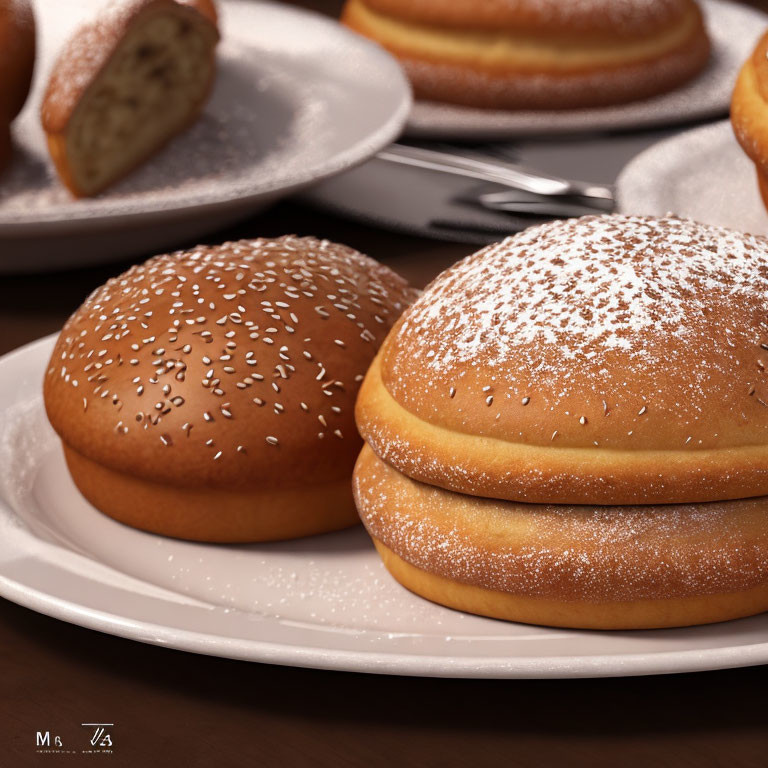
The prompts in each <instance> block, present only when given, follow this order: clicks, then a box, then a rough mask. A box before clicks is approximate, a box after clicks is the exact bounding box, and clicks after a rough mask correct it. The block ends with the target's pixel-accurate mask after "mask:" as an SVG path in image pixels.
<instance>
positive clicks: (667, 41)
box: [342, 0, 710, 109]
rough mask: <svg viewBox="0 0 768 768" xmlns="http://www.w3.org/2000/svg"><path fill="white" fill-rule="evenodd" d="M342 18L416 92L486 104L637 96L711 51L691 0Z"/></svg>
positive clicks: (662, 85) (398, 11)
mask: <svg viewBox="0 0 768 768" xmlns="http://www.w3.org/2000/svg"><path fill="white" fill-rule="evenodd" d="M342 21H343V23H345V24H346V25H347V26H349V27H350V28H352V29H354V30H355V31H356V32H359V33H360V34H362V35H365V36H366V37H369V38H371V39H372V40H375V41H376V42H378V43H380V44H381V45H383V46H384V47H385V48H386V49H387V50H389V51H390V52H391V53H392V54H394V55H395V56H396V57H398V58H399V59H400V61H401V63H402V64H403V66H404V68H405V70H406V73H407V74H408V76H409V78H410V80H411V83H412V85H413V89H414V93H415V95H416V97H417V98H419V99H424V100H429V101H441V102H448V103H454V104H460V105H465V106H472V107H480V108H490V109H572V108H581V107H596V106H606V105H609V104H619V103H623V102H628V101H633V100H637V99H643V98H646V97H649V96H652V95H655V94H658V93H662V92H664V91H668V90H671V89H673V88H676V87H677V86H679V85H681V84H682V83H684V82H686V81H687V80H690V79H691V78H692V77H693V76H695V75H696V74H698V73H699V72H700V71H701V70H702V69H703V67H704V66H705V64H706V62H707V60H708V58H709V50H710V45H709V39H708V36H707V33H706V29H705V27H704V22H703V19H702V15H701V11H700V9H699V7H698V5H697V4H696V3H695V2H694V0H665V1H664V2H656V3H648V2H645V1H644V0H618V1H617V0H588V2H579V3H572V2H571V3H568V2H557V0H510V1H502V0H494V2H483V3H451V2H449V1H447V0H420V2H416V3H409V2H404V0H348V2H347V3H346V5H345V7H344V11H343V14H342Z"/></svg>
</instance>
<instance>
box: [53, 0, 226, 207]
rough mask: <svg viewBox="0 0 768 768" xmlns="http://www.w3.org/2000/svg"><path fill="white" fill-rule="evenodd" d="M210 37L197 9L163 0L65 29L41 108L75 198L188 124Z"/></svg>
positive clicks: (115, 176)
mask: <svg viewBox="0 0 768 768" xmlns="http://www.w3.org/2000/svg"><path fill="white" fill-rule="evenodd" d="M217 41H218V32H217V30H216V27H215V25H214V23H213V22H212V21H211V19H210V18H209V17H208V15H207V14H205V13H203V12H198V10H196V9H195V8H194V7H192V6H190V5H182V4H180V3H177V2H175V1H173V0H150V1H149V2H146V1H144V2H138V3H133V4H132V6H131V7H128V8H123V7H121V12H117V11H113V12H112V13H111V14H110V15H108V16H107V17H105V18H102V19H99V20H97V21H96V22H94V23H93V24H91V25H89V26H87V27H84V28H82V29H81V30H79V31H78V32H77V33H76V34H75V36H74V38H73V39H72V40H71V41H70V43H69V44H68V46H67V47H66V49H65V50H64V52H63V53H62V56H61V58H60V60H59V62H58V63H57V65H56V68H55V70H54V73H53V75H52V77H51V81H50V83H49V86H48V90H47V92H46V96H45V99H44V102H43V106H42V122H43V128H44V129H45V131H46V134H47V137H48V145H49V149H50V153H51V156H52V158H53V160H54V163H55V165H56V167H57V170H58V172H59V175H60V176H61V179H62V181H63V182H64V183H65V184H66V185H67V186H68V187H69V188H70V190H71V191H72V192H73V193H74V194H75V195H77V196H83V197H86V196H92V195H95V194H98V193H99V192H101V191H102V190H104V189H106V188H107V187H109V186H110V185H111V184H113V183H114V182H116V181H118V180H119V179H121V178H123V177H124V176H125V175H126V174H128V173H130V171H131V170H133V169H134V168H135V167H136V166H138V165H140V164H141V163H143V162H144V161H146V160H147V159H148V158H149V157H150V156H152V155H153V154H154V153H155V152H156V151H157V150H159V149H160V148H161V147H162V146H163V145H165V144H166V143H167V142H168V141H169V140H170V139H172V138H173V137H174V136H176V135H177V134H178V133H180V132H181V131H183V130H184V129H185V128H186V127H188V126H189V125H190V124H191V123H192V122H194V120H195V119H196V118H197V117H198V115H199V113H200V111H201V109H202V107H203V106H204V104H205V102H206V100H207V97H208V94H209V93H210V90H211V87H212V84H213V81H214V78H215V69H216V64H215V48H216V43H217Z"/></svg>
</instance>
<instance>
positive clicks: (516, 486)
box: [354, 215, 768, 629]
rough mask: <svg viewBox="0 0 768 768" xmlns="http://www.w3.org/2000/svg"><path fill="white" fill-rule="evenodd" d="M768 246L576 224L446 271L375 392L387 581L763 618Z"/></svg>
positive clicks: (680, 613) (600, 220)
mask: <svg viewBox="0 0 768 768" xmlns="http://www.w3.org/2000/svg"><path fill="white" fill-rule="evenodd" d="M767 291H768V240H766V239H765V238H761V237H756V236H752V235H745V234H741V233H737V232H730V231H727V230H724V229H719V228H715V227H710V226H705V225H701V224H697V223H695V222H691V221H686V220H680V219H676V218H671V217H668V218H660V219H656V218H644V217H626V216H618V215H617V216H602V217H593V216H590V217H584V218H582V219H572V220H567V221H559V222H552V223H548V224H545V225H542V226H540V227H535V228H531V229H528V230H526V231H525V232H523V233H521V234H519V235H517V236H514V237H511V238H508V239H507V240H505V241H504V242H502V243H498V244H495V245H492V246H489V247H488V248H485V249H484V250H482V251H480V252H479V253H477V254H475V255H473V256H470V257H469V258H467V259H465V260H464V261H462V262H459V263H458V264H457V265H455V266H454V267H452V268H451V269H449V270H448V271H446V272H444V273H443V274H442V275H440V276H439V277H438V278H437V279H436V280H435V281H434V282H433V283H432V284H431V285H430V286H429V287H428V288H427V290H426V291H425V292H424V293H423V294H422V296H421V297H420V298H419V299H418V300H417V301H416V302H415V304H413V305H412V307H411V308H410V309H408V310H407V311H406V312H405V313H404V314H403V316H402V317H401V318H400V320H399V321H398V322H397V323H396V324H395V325H394V327H393V329H392V331H391V332H390V334H389V335H388V337H387V339H386V340H385V342H384V344H383V346H382V348H381V350H380V352H379V354H378V356H377V357H376V359H375V361H374V363H373V365H372V366H371V368H370V370H369V372H368V374H367V376H366V378H365V380H364V382H363V386H362V388H361V391H360V395H359V398H358V402H357V409H356V418H357V424H358V428H359V430H360V432H361V434H362V436H363V438H364V439H365V441H366V443H367V445H366V446H365V447H364V449H363V452H362V453H361V455H360V457H359V459H358V462H357V466H356V470H355V478H354V492H355V497H356V501H357V505H358V509H359V511H360V514H361V517H362V519H363V522H364V523H365V525H366V527H367V529H368V531H369V533H370V534H371V536H372V537H373V540H374V542H375V544H376V547H377V549H378V551H379V553H380V555H381V556H382V558H383V560H384V562H385V564H386V566H387V567H388V568H389V570H390V571H391V573H392V574H393V575H394V576H395V578H396V579H398V580H399V581H400V582H401V583H402V584H403V585H405V586H406V587H408V588H409V589H411V590H412V591H414V592H416V593H417V594H420V595H422V596H424V597H427V598H429V599H431V600H434V601H436V602H438V603H442V604H444V605H447V606H451V607H454V608H458V609H461V610H466V611H470V612H473V613H478V614H483V615H487V616H493V617H497V618H503V619H510V620H515V621H522V622H530V623H537V624H546V625H553V626H564V627H585V628H600V629H638V628H653V627H673V626H686V625H692V624H702V623H708V622H714V621H721V620H725V619H731V618H736V617H741V616H747V615H750V614H754V613H759V612H762V611H764V610H766V609H768V500H766V499H765V498H764V495H766V494H768V380H767V377H766V366H768V300H766V295H768V292H767Z"/></svg>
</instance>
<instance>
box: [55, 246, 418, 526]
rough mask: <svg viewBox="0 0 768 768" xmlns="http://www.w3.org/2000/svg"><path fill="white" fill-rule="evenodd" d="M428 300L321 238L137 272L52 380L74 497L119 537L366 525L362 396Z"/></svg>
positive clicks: (74, 335)
mask: <svg viewBox="0 0 768 768" xmlns="http://www.w3.org/2000/svg"><path fill="white" fill-rule="evenodd" d="M413 295H414V294H413V291H412V289H410V288H409V287H408V286H407V284H406V283H405V281H404V280H402V279H401V278H400V277H398V276H397V275H395V274H394V273H393V272H392V271H391V270H389V269H387V268H386V267H384V266H382V265H380V264H377V263H376V262H375V261H373V260H372V259H369V258H367V257H365V256H363V255H361V254H359V253H358V252H357V251H354V250H352V249H351V248H347V247H345V246H342V245H335V244H333V243H329V242H328V241H325V240H316V239H314V238H298V237H282V238H278V239H276V240H266V239H259V240H246V241H241V242H235V243H226V244H224V245H220V246H211V247H206V246H200V247H198V248H195V249H192V250H190V251H182V252H178V253H174V254H169V255H164V256H157V257H155V258H153V259H150V260H149V261H148V262H146V263H145V264H142V265H140V266H135V267H132V268H131V269H129V270H128V271H127V272H126V273H124V274H123V275H120V276H119V277H116V278H113V279H111V280H109V281H108V282H107V283H106V284H105V285H104V286H102V287H101V288H99V289H97V290H96V291H94V293H93V294H91V296H90V297H89V298H88V299H87V300H86V301H85V303H84V304H83V306H82V307H81V308H80V309H78V310H77V311H76V312H75V313H74V315H72V317H71V318H70V319H69V321H68V322H67V323H66V325H65V326H64V329H63V330H62V332H61V334H60V336H59V339H58V342H57V344H56V347H55V349H54V352H53V355H52V357H51V362H50V365H49V368H48V370H47V373H46V376H45V384H44V397H45V407H46V410H47V413H48V417H49V419H50V422H51V424H52V425H53V427H54V429H55V430H56V432H57V433H58V434H59V436H60V437H61V439H62V443H63V446H64V453H65V456H66V459H67V463H68V466H69V469H70V472H71V474H72V477H73V479H74V481H75V483H76V485H77V486H78V487H79V488H80V490H81V491H82V493H83V494H84V495H85V497H86V498H87V499H88V500H89V501H91V502H92V503H93V504H94V505H95V506H96V507H97V508H98V509H100V510H101V511H102V512H104V513H106V514H108V515H111V516H112V517H114V518H116V519H117V520H120V521H122V522H124V523H127V524H129V525H133V526H135V527H138V528H142V529H144V530H148V531H153V532H155V533H161V534H165V535H169V536H177V537H180V538H186V539H195V540H199V541H267V540H274V539H286V538H293V537H296V536H303V535H308V534H313V533H321V532H325V531H330V530H335V529H338V528H343V527H345V526H349V525H353V524H354V523H356V522H357V521H358V518H357V515H356V513H355V509H354V504H353V500H352V493H351V486H350V477H351V473H352V467H353V465H354V461H355V458H356V456H357V454H358V452H359V450H360V446H361V441H360V438H359V436H358V435H357V432H356V430H355V424H354V415H353V408H354V401H355V396H356V394H357V390H358V388H359V385H360V381H361V380H362V377H363V374H364V373H365V371H366V369H367V367H368V365H369V363H370V361H371V359H372V358H373V356H374V354H375V353H376V350H377V349H378V346H379V344H380V343H381V341H382V339H383V338H384V336H385V335H386V333H387V331H388V330H389V328H390V326H391V325H392V323H393V322H394V320H395V319H396V318H397V316H398V315H399V314H400V312H401V310H402V309H403V308H404V306H405V305H406V304H407V303H408V302H409V301H410V300H411V299H412V298H413Z"/></svg>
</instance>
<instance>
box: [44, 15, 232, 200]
mask: <svg viewBox="0 0 768 768" xmlns="http://www.w3.org/2000/svg"><path fill="white" fill-rule="evenodd" d="M154 15H157V16H159V15H173V16H175V17H178V18H179V19H180V20H183V21H185V22H186V23H188V24H190V25H193V26H194V28H195V29H196V30H197V32H198V34H200V35H202V36H204V37H205V39H206V40H207V41H208V46H209V53H208V54H207V55H208V56H209V57H210V66H209V67H208V79H207V82H206V83H205V84H204V87H203V88H202V89H201V90H200V96H199V98H198V99H197V101H196V103H194V104H192V105H191V106H190V107H189V111H188V115H187V119H186V120H185V122H184V124H183V125H181V126H179V127H178V129H177V130H176V131H175V132H174V134H173V135H175V134H176V133H179V132H181V131H183V130H184V129H185V128H187V127H188V126H189V125H191V124H192V123H193V122H194V121H195V120H196V119H197V117H198V115H199V113H200V111H201V110H202V108H203V106H204V105H205V102H206V101H207V99H208V96H209V94H210V91H211V89H212V87H213V82H214V75H215V65H214V60H215V45H216V42H217V41H218V39H219V36H218V30H217V27H216V18H217V17H216V9H215V6H214V5H213V4H212V2H210V0H189V1H186V0H184V1H182V0H126V2H124V3H122V4H121V5H119V6H115V7H112V8H110V9H109V10H108V11H106V12H104V13H103V14H102V15H101V16H99V17H98V18H97V19H95V20H94V21H93V22H92V23H90V24H87V25H85V26H83V27H81V28H80V29H78V30H77V32H75V34H74V35H73V37H72V38H71V39H70V40H69V42H68V43H67V44H66V45H65V47H64V49H63V51H62V53H61V54H60V56H59V58H58V59H57V61H56V63H55V65H54V67H53V69H52V71H51V76H50V79H49V81H48V85H47V87H46V91H45V95H44V97H43V101H42V104H41V108H40V119H41V123H42V127H43V130H44V131H45V133H46V138H47V141H48V147H49V150H50V153H51V159H52V160H53V163H54V166H55V168H56V171H57V173H58V174H59V177H60V178H61V180H62V182H63V183H64V184H65V186H67V188H68V189H69V190H70V191H71V192H72V194H74V195H75V196H78V197H82V196H88V195H94V194H97V193H98V192H100V191H102V190H103V189H104V188H105V187H106V186H108V185H109V184H112V183H114V182H116V181H118V180H120V179H122V178H124V177H125V176H126V175H128V174H129V173H131V171H133V170H134V169H135V168H136V167H137V166H138V165H140V164H141V163H143V162H144V161H145V160H146V159H147V158H148V157H150V156H151V155H152V154H155V153H156V152H157V151H159V150H160V149H162V147H163V146H164V145H165V143H167V141H169V140H170V139H172V138H173V135H168V136H166V137H165V140H164V141H163V142H159V143H157V142H156V143H155V144H154V146H152V147H151V149H149V150H148V151H147V152H145V153H143V155H142V156H140V157H138V158H137V159H136V161H135V162H133V163H132V164H131V165H129V166H127V167H126V168H124V169H123V170H122V172H121V173H120V174H119V175H116V176H114V177H112V178H110V179H109V180H108V182H106V183H102V184H100V185H98V186H97V187H95V188H86V186H85V185H84V184H83V183H81V182H80V181H79V180H78V168H77V163H76V161H75V160H74V158H73V157H72V156H71V153H70V151H69V146H68V142H69V138H70V136H69V129H70V127H71V125H72V122H73V120H74V118H75V115H76V114H77V110H78V108H82V105H83V104H84V101H85V100H86V99H87V95H88V93H89V90H90V89H92V88H93V87H95V85H96V84H97V83H98V82H99V78H100V77H101V75H102V74H103V72H104V71H105V69H106V67H107V66H108V64H109V62H110V61H111V59H112V57H113V55H114V54H115V53H116V51H117V50H118V49H119V46H120V44H121V42H122V41H123V40H124V39H125V38H126V36H127V35H128V34H129V32H130V31H131V29H133V28H134V27H137V26H138V25H139V24H141V23H143V22H144V21H145V20H147V19H149V18H151V17H152V16H154Z"/></svg>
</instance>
